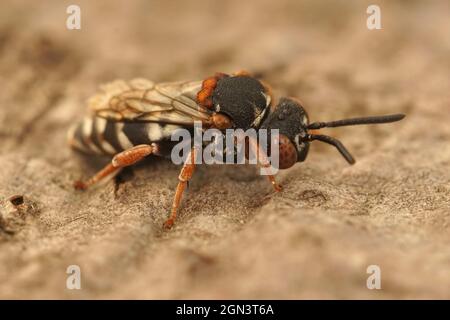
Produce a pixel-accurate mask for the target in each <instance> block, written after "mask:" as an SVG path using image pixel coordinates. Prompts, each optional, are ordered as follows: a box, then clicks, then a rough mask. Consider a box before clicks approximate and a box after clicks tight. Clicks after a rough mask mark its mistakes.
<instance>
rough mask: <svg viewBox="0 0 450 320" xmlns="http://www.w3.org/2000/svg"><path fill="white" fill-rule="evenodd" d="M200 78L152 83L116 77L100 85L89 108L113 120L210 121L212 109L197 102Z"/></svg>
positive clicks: (89, 103)
mask: <svg viewBox="0 0 450 320" xmlns="http://www.w3.org/2000/svg"><path fill="white" fill-rule="evenodd" d="M201 86H202V82H201V81H190V82H189V81H185V82H168V83H159V84H155V83H153V82H152V81H149V80H146V79H133V80H131V81H123V80H116V81H114V82H111V83H108V84H105V85H103V86H101V90H102V92H100V93H99V94H97V95H95V96H94V97H92V98H91V99H90V100H89V102H88V105H89V109H90V110H91V111H92V112H93V113H94V114H95V115H96V116H99V117H102V118H106V119H109V120H113V121H124V122H125V121H141V122H161V123H173V124H181V125H192V124H193V123H194V121H202V122H209V119H210V116H211V113H210V111H208V110H207V109H205V108H203V107H202V106H200V105H198V104H197V102H196V97H197V92H198V91H200V89H201Z"/></svg>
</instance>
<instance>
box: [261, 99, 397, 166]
mask: <svg viewBox="0 0 450 320" xmlns="http://www.w3.org/2000/svg"><path fill="white" fill-rule="evenodd" d="M404 117H405V115H403V114H394V115H386V116H375V117H364V118H353V119H345V120H338V121H332V122H314V123H309V118H308V115H307V113H306V111H305V109H304V108H303V107H302V106H301V104H300V102H299V101H297V100H295V99H291V98H281V99H280V102H279V103H278V105H277V107H276V109H275V111H274V112H273V113H272V114H270V115H269V116H268V117H267V119H266V120H265V121H264V123H263V124H262V126H261V129H268V131H269V132H268V135H269V134H270V129H278V130H279V168H280V169H287V168H290V167H292V166H293V165H294V164H295V163H296V162H302V161H304V160H305V159H306V156H307V155H308V150H309V144H310V142H311V141H314V140H317V141H322V142H325V143H328V144H330V145H333V146H334V147H336V148H337V150H338V151H339V152H340V153H341V155H342V156H343V157H344V158H345V160H347V162H348V163H350V164H354V163H355V160H354V159H353V157H352V155H351V154H350V152H349V151H348V150H347V149H346V148H345V147H344V145H343V144H342V143H341V142H340V141H339V140H337V139H335V138H333V137H330V136H326V135H319V134H314V133H313V132H312V130H318V129H321V128H325V127H328V128H332V127H341V126H352V125H360V124H377V123H389V122H395V121H399V120H401V119H403V118H404Z"/></svg>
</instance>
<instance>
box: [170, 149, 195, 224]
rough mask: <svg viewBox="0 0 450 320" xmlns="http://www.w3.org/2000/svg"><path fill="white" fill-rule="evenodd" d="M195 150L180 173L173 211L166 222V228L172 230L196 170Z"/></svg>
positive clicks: (192, 150)
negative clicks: (185, 192)
mask: <svg viewBox="0 0 450 320" xmlns="http://www.w3.org/2000/svg"><path fill="white" fill-rule="evenodd" d="M195 150H196V149H195V148H192V149H191V152H190V153H189V155H188V156H187V158H186V161H185V162H184V165H183V168H182V169H181V171H180V175H179V176H178V185H177V190H176V191H175V198H174V199H173V204H172V211H171V213H170V217H169V219H167V220H166V222H164V228H166V229H170V228H171V227H172V226H173V224H174V222H175V218H176V217H177V210H178V207H179V206H180V202H181V198H182V196H183V192H184V189H186V187H187V185H188V183H189V180H190V179H191V178H192V175H193V174H194V169H195V161H194V160H195V152H196V151H195Z"/></svg>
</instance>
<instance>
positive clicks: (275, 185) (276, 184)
mask: <svg viewBox="0 0 450 320" xmlns="http://www.w3.org/2000/svg"><path fill="white" fill-rule="evenodd" d="M273 188H274V189H275V191H276V192H281V191H283V187H282V186H281V185H279V184H278V183H273Z"/></svg>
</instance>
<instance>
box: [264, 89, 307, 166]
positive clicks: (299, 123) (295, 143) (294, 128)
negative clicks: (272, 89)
mask: <svg viewBox="0 0 450 320" xmlns="http://www.w3.org/2000/svg"><path fill="white" fill-rule="evenodd" d="M308 123H309V118H308V114H307V113H306V111H305V109H304V108H303V107H302V106H301V104H300V102H299V101H297V100H294V99H291V98H281V99H280V102H279V103H278V105H277V107H276V108H275V110H274V111H273V112H272V113H271V114H270V115H269V116H268V117H267V119H266V120H265V121H264V122H263V124H262V125H261V129H267V130H268V135H270V130H271V129H278V133H279V145H280V149H279V167H280V169H287V168H290V167H292V166H293V165H294V164H295V163H296V162H301V161H304V160H305V159H306V156H307V155H308V150H309V141H308V140H306V137H307V135H308V132H307V126H308Z"/></svg>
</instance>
